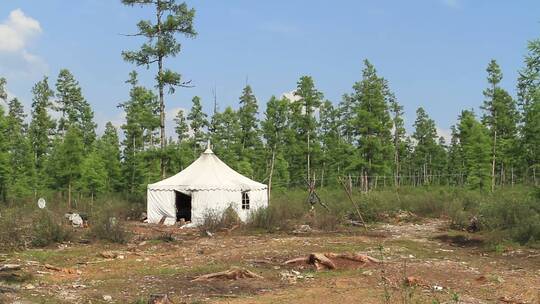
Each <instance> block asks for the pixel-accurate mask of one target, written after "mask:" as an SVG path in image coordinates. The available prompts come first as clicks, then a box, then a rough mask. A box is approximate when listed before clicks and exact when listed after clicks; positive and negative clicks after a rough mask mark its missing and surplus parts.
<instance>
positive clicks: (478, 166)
mask: <svg viewBox="0 0 540 304" xmlns="http://www.w3.org/2000/svg"><path fill="white" fill-rule="evenodd" d="M457 137H458V138H459V143H460V155H459V156H460V157H461V158H462V160H463V167H464V172H463V173H464V174H465V183H466V184H467V185H468V186H469V187H471V188H474V189H484V190H487V189H489V187H490V185H491V182H490V180H489V176H490V172H489V171H490V159H491V157H490V152H489V151H490V140H489V137H488V134H487V129H486V127H485V126H483V125H482V124H481V123H479V122H478V121H477V120H476V118H475V116H474V113H473V112H472V111H463V112H461V116H460V118H459V123H458V134H457Z"/></svg>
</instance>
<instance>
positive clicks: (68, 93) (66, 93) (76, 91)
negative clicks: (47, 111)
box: [55, 69, 96, 152]
mask: <svg viewBox="0 0 540 304" xmlns="http://www.w3.org/2000/svg"><path fill="white" fill-rule="evenodd" d="M56 92H57V93H56V97H57V100H56V105H57V106H56V108H55V110H57V111H59V112H60V113H61V115H62V116H61V117H60V119H59V121H58V132H59V133H60V134H65V133H66V132H67V130H68V129H70V128H72V127H77V128H79V130H80V131H81V137H82V142H83V147H84V151H86V152H87V151H89V150H90V149H91V146H92V144H93V143H94V140H95V139H96V124H95V123H94V112H93V111H92V109H91V107H90V104H89V103H88V102H87V101H86V99H85V98H84V97H83V95H82V91H81V87H80V86H79V82H77V80H75V77H74V76H73V74H71V72H70V71H69V70H67V69H63V70H60V73H59V74H58V79H57V81H56Z"/></svg>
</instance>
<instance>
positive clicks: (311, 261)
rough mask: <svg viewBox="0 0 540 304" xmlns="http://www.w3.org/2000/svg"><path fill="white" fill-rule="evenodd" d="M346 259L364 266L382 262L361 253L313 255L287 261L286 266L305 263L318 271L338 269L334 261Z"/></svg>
mask: <svg viewBox="0 0 540 304" xmlns="http://www.w3.org/2000/svg"><path fill="white" fill-rule="evenodd" d="M336 259H344V260H349V261H353V262H359V263H361V264H362V265H365V264H371V263H373V264H378V263H380V261H379V260H378V259H376V258H373V257H370V256H368V255H365V254H361V253H332V252H328V253H311V254H309V255H308V256H306V257H299V258H295V259H291V260H288V261H285V262H284V263H283V264H284V265H290V264H298V263H304V264H308V265H313V266H315V269H316V270H322V269H330V270H332V269H336V268H337V266H336V263H335V261H333V260H336Z"/></svg>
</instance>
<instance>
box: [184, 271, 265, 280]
mask: <svg viewBox="0 0 540 304" xmlns="http://www.w3.org/2000/svg"><path fill="white" fill-rule="evenodd" d="M213 279H227V280H238V279H264V278H263V277H262V276H260V275H258V274H256V273H254V272H251V271H249V270H247V269H244V268H232V269H229V270H225V271H220V272H215V273H209V274H205V275H201V276H198V277H196V278H195V279H193V280H191V282H197V281H211V280H213Z"/></svg>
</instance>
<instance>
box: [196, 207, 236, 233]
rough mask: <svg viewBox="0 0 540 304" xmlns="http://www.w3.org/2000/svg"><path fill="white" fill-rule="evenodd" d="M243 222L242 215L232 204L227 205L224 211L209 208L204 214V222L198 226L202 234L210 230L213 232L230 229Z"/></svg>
mask: <svg viewBox="0 0 540 304" xmlns="http://www.w3.org/2000/svg"><path fill="white" fill-rule="evenodd" d="M239 224H241V221H240V217H239V216H238V213H236V210H234V208H233V207H232V206H229V207H227V209H225V210H224V211H223V212H217V211H216V210H213V209H207V210H205V211H204V214H203V221H202V223H201V224H200V225H199V226H197V228H198V229H199V232H200V234H201V235H202V236H206V235H207V233H208V232H210V233H213V232H216V231H219V230H223V229H229V228H231V227H233V226H234V225H239Z"/></svg>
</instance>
